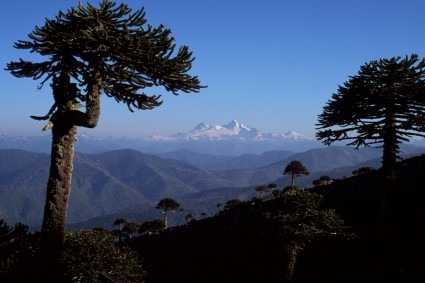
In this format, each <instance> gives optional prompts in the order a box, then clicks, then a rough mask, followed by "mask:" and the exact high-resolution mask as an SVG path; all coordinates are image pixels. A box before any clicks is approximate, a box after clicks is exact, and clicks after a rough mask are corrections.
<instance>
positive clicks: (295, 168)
mask: <svg viewBox="0 0 425 283" xmlns="http://www.w3.org/2000/svg"><path fill="white" fill-rule="evenodd" d="M283 174H284V175H291V187H292V188H294V187H295V177H299V176H302V175H306V176H307V175H309V174H310V172H308V170H307V168H305V166H304V164H302V163H301V161H299V160H293V161H291V162H289V164H288V165H286V167H285V169H284V170H283Z"/></svg>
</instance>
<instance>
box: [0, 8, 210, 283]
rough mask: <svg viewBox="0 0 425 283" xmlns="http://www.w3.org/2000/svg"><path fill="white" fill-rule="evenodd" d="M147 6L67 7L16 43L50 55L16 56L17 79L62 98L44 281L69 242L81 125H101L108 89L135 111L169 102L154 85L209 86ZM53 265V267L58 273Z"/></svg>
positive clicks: (52, 116)
mask: <svg viewBox="0 0 425 283" xmlns="http://www.w3.org/2000/svg"><path fill="white" fill-rule="evenodd" d="M146 23H147V20H146V19H145V12H144V10H143V8H142V9H140V10H138V11H136V12H132V10H131V9H130V8H129V7H128V6H127V5H124V4H121V5H119V6H117V5H116V4H115V3H113V2H109V1H108V0H103V1H102V2H101V3H100V4H99V7H95V6H92V5H90V4H87V6H86V7H83V6H82V5H79V7H78V8H71V9H69V10H67V12H65V13H64V12H62V11H60V12H59V14H58V15H57V16H56V17H55V18H54V19H52V20H51V19H46V22H45V24H44V26H42V27H41V28H40V27H36V28H35V30H34V31H33V32H31V33H30V34H29V38H30V40H29V41H18V42H17V43H16V44H15V47H16V48H18V49H26V50H29V51H30V52H33V53H38V54H39V55H41V56H45V57H47V58H48V59H47V60H46V61H43V62H38V63H34V62H30V61H25V60H22V59H20V60H19V61H18V62H10V63H9V64H8V65H7V69H6V70H8V71H10V72H11V73H12V75H14V76H16V77H20V78H21V77H29V78H33V79H34V80H38V79H41V80H42V81H41V84H40V87H43V85H44V84H45V83H46V82H48V81H51V87H52V94H53V98H54V104H53V106H52V107H51V108H50V110H49V111H48V113H47V115H45V116H42V117H37V116H32V118H34V119H36V120H49V123H48V124H47V126H46V127H45V129H46V130H47V129H52V151H51V166H50V176H49V180H48V184H47V194H46V205H45V208H44V217H43V224H42V228H41V260H40V261H41V263H40V268H39V270H40V272H39V273H40V276H39V277H40V278H39V281H40V282H56V281H57V278H58V276H59V274H58V263H59V259H60V254H61V249H62V247H63V243H64V241H65V223H66V213H67V208H68V202H69V196H70V190H71V176H72V170H73V157H74V141H75V139H76V137H75V135H76V133H77V129H78V127H79V126H81V127H88V128H94V127H96V125H97V123H98V120H99V116H100V96H101V95H102V94H105V95H107V96H109V97H113V98H114V99H115V100H116V101H117V102H122V103H125V104H126V105H127V106H128V108H129V110H130V111H133V109H142V110H143V109H152V108H155V107H157V106H159V105H161V103H162V102H161V101H160V95H147V94H146V93H145V92H143V90H144V89H145V88H148V87H153V86H162V87H163V88H164V89H165V90H166V91H169V92H172V93H173V94H177V93H178V92H179V91H183V92H198V91H199V90H200V89H201V88H202V86H201V85H200V82H199V80H198V78H197V77H196V76H191V75H189V74H188V71H189V70H190V68H191V66H192V62H193V60H194V58H193V57H192V53H191V52H189V49H188V48H187V47H186V46H183V47H180V48H179V50H178V51H177V52H175V49H176V46H175V44H174V43H173V42H174V38H173V37H171V36H170V35H171V31H170V30H169V29H166V28H165V27H164V26H163V25H160V26H159V27H153V26H152V25H149V24H146ZM80 109H84V111H81V110H80ZM52 270H53V273H56V274H52V275H50V274H51V273H52V272H51V271H52Z"/></svg>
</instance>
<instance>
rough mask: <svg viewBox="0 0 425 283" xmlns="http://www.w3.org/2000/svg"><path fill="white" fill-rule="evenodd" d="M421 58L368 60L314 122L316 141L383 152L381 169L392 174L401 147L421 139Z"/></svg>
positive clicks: (424, 122) (424, 103) (424, 63)
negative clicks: (365, 147)
mask: <svg viewBox="0 0 425 283" xmlns="http://www.w3.org/2000/svg"><path fill="white" fill-rule="evenodd" d="M424 86H425V59H422V60H419V57H418V55H416V54H413V55H411V56H410V57H409V56H406V57H405V58H403V59H402V58H401V57H393V58H390V59H379V60H374V61H370V62H369V63H366V64H365V65H363V66H361V67H360V71H359V72H358V74H357V75H355V76H351V77H350V79H349V80H348V81H347V82H345V83H344V85H343V86H339V88H338V92H337V93H334V94H333V95H332V99H331V100H329V101H328V102H327V104H326V106H325V107H324V108H323V113H322V114H320V115H319V117H318V123H317V124H316V126H317V130H318V132H317V133H316V136H317V138H318V139H319V140H323V142H324V143H325V144H327V145H330V144H332V143H333V142H336V141H344V140H347V141H350V142H349V143H348V145H354V146H355V147H356V148H359V147H360V146H370V145H379V146H381V147H383V155H382V165H383V167H384V168H386V169H392V168H393V166H394V164H395V162H396V159H397V157H398V155H399V144H400V143H401V142H404V141H409V139H410V138H411V137H412V136H419V137H425V135H424V134H423V132H424V130H425V95H424V93H425V87H424Z"/></svg>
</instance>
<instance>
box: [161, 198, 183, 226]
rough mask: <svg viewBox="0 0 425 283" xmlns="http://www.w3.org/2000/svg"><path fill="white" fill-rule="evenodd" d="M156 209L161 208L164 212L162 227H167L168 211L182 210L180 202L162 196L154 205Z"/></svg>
mask: <svg viewBox="0 0 425 283" xmlns="http://www.w3.org/2000/svg"><path fill="white" fill-rule="evenodd" d="M156 208H157V209H162V210H163V212H162V213H163V214H164V228H165V229H167V227H168V212H170V211H183V209H182V208H181V206H180V203H178V202H177V201H175V200H174V199H172V198H163V199H162V200H160V201H159V202H158V204H157V205H156Z"/></svg>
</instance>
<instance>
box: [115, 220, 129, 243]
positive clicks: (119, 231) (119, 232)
mask: <svg viewBox="0 0 425 283" xmlns="http://www.w3.org/2000/svg"><path fill="white" fill-rule="evenodd" d="M126 223H127V220H125V219H124V218H117V219H116V220H115V221H114V223H112V227H118V229H114V230H113V231H112V233H113V234H114V235H116V236H117V237H118V241H120V242H121V240H122V239H121V236H123V233H122V229H123V228H124V225H125V224H126Z"/></svg>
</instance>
